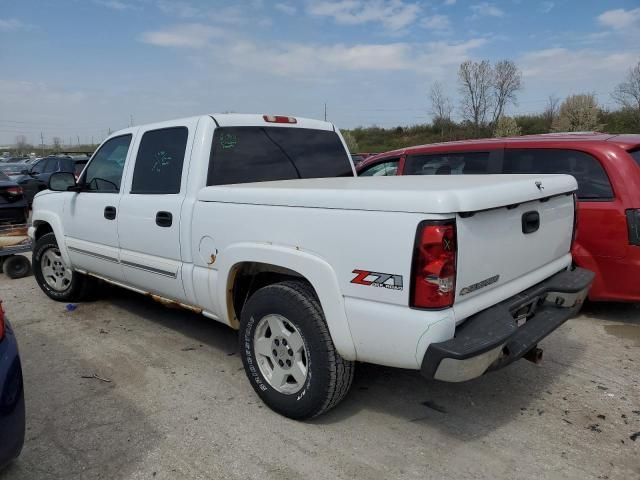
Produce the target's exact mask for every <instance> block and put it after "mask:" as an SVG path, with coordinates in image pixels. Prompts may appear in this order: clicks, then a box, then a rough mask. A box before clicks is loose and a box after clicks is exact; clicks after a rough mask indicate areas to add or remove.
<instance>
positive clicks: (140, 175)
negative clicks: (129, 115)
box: [131, 127, 189, 194]
mask: <svg viewBox="0 0 640 480" xmlns="http://www.w3.org/2000/svg"><path fill="white" fill-rule="evenodd" d="M188 136H189V130H188V129H187V128H186V127H172V128H163V129H161V130H151V131H148V132H146V133H145V134H144V135H143V136H142V140H141V141H140V147H139V148H138V156H137V157H136V166H135V169H134V170H133V182H132V185H131V193H137V194H170V193H180V181H181V180H182V164H183V163H184V155H185V151H186V148H187V138H188Z"/></svg>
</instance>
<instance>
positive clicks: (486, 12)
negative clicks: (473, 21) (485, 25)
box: [469, 2, 504, 18]
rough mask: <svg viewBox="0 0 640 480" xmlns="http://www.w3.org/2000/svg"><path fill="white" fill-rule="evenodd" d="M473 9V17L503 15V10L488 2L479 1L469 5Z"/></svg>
mask: <svg viewBox="0 0 640 480" xmlns="http://www.w3.org/2000/svg"><path fill="white" fill-rule="evenodd" d="M469 8H470V9H471V10H472V11H473V16H474V17H475V18H479V17H504V11H503V10H502V9H501V8H499V7H497V6H496V5H494V4H493V3H489V2H481V3H476V4H474V5H471V6H470V7H469Z"/></svg>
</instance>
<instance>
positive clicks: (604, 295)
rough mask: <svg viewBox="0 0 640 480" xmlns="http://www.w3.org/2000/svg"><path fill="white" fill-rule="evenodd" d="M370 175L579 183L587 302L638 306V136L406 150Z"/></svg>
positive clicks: (366, 170)
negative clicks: (531, 177) (589, 279)
mask: <svg viewBox="0 0 640 480" xmlns="http://www.w3.org/2000/svg"><path fill="white" fill-rule="evenodd" d="M357 170H358V174H359V175H360V176H372V175H465V174H473V175H483V174H496V173H509V174H514V173H566V174H569V175H573V176H574V177H575V178H576V180H577V181H578V200H579V205H578V209H579V215H578V225H579V227H578V234H577V238H576V242H575V243H574V247H573V258H574V261H575V263H576V264H577V265H579V266H581V267H584V268H588V269H589V270H592V271H594V272H595V273H596V278H595V281H594V283H593V287H592V288H591V292H590V294H589V298H590V299H591V300H616V301H630V302H639V301H640V135H610V134H603V133H574V134H545V135H532V136H525V137H514V138H499V139H486V140H465V141H459V142H448V143H437V144H432V145H422V146H417V147H409V148H404V149H401V150H394V151H392V152H387V153H381V154H379V155H376V156H374V157H370V158H367V159H366V160H365V161H363V162H362V163H361V164H360V165H358V167H357Z"/></svg>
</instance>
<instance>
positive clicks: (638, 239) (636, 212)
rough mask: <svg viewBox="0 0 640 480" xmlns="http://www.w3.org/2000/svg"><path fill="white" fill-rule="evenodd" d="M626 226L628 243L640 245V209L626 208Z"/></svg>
mask: <svg viewBox="0 0 640 480" xmlns="http://www.w3.org/2000/svg"><path fill="white" fill-rule="evenodd" d="M627 227H628V228H629V244H631V245H640V209H637V208H634V209H630V210H627Z"/></svg>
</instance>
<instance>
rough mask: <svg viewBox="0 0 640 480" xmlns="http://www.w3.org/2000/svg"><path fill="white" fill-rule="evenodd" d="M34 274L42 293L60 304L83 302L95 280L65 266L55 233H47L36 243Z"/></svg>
mask: <svg viewBox="0 0 640 480" xmlns="http://www.w3.org/2000/svg"><path fill="white" fill-rule="evenodd" d="M33 273H34V274H35V277H36V281H37V282H38V285H39V286H40V288H41V289H42V291H43V292H44V293H46V294H47V296H49V297H50V298H52V299H54V300H57V301H59V302H73V301H78V300H81V299H82V298H84V296H85V295H86V294H87V292H88V290H89V288H90V285H91V283H92V280H93V279H91V278H89V277H87V276H86V275H83V274H81V273H79V272H75V271H73V270H72V269H71V268H70V267H69V266H67V265H66V264H65V261H64V259H63V258H62V255H61V254H60V248H59V247H58V242H57V240H56V236H55V234H53V233H47V234H46V235H43V236H42V237H40V238H39V239H38V240H37V241H36V243H35V246H34V247H33Z"/></svg>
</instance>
